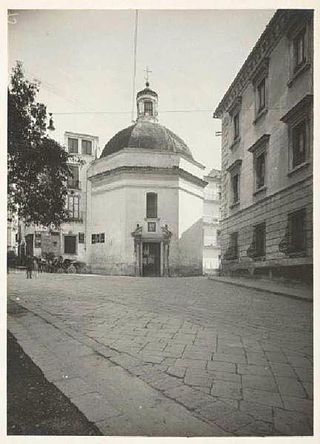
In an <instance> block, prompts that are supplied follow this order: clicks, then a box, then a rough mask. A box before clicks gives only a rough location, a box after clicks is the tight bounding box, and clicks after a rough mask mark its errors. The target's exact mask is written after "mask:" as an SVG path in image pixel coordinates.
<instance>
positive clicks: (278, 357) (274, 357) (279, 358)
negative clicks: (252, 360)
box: [266, 351, 288, 363]
mask: <svg viewBox="0 0 320 444" xmlns="http://www.w3.org/2000/svg"><path fill="white" fill-rule="evenodd" d="M266 356H267V358H268V360H269V361H270V362H283V363H287V362H288V361H287V358H286V356H285V355H284V354H283V353H281V352H272V351H266Z"/></svg>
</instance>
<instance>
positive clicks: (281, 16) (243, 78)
mask: <svg viewBox="0 0 320 444" xmlns="http://www.w3.org/2000/svg"><path fill="white" fill-rule="evenodd" d="M312 13H313V11H312V10H294V9H291V10H290V9H279V10H277V12H276V13H275V14H274V16H273V17H272V19H271V20H270V22H269V24H268V25H267V27H266V29H265V30H264V32H263V33H262V35H261V37H260V38H259V40H258V41H257V43H256V45H255V46H254V48H253V50H252V51H251V53H250V54H249V56H248V58H247V59H246V61H245V62H244V64H243V65H242V67H241V69H240V71H239V73H238V74H237V76H236V78H235V79H234V81H233V82H232V84H231V86H230V87H229V89H228V90H227V92H226V93H225V95H224V97H223V98H222V100H221V102H220V103H219V105H218V106H217V108H216V110H215V112H214V114H213V117H214V118H216V119H220V118H221V117H222V115H223V113H224V112H226V111H227V110H228V109H229V108H230V107H232V103H233V101H234V100H235V99H236V98H237V97H239V96H241V95H242V92H243V90H244V89H245V87H246V86H247V85H248V83H249V82H251V81H252V78H253V77H254V75H255V73H256V72H257V71H259V68H260V64H263V63H264V62H265V60H266V58H268V57H269V55H270V53H271V52H272V50H273V49H274V47H275V46H276V45H277V44H278V42H279V41H280V39H281V38H282V37H283V36H285V35H286V34H287V32H288V29H289V28H290V27H291V26H292V24H293V23H294V22H296V21H297V20H299V21H301V20H303V19H304V18H308V17H310V15H312Z"/></svg>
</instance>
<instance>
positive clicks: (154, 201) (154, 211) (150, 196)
mask: <svg viewBox="0 0 320 444" xmlns="http://www.w3.org/2000/svg"><path fill="white" fill-rule="evenodd" d="M157 207H158V195H157V194H156V193H147V212H146V213H147V218H155V217H158V208H157Z"/></svg>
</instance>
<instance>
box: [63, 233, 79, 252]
mask: <svg viewBox="0 0 320 444" xmlns="http://www.w3.org/2000/svg"><path fill="white" fill-rule="evenodd" d="M76 247H77V237H76V236H64V252H65V254H75V253H76Z"/></svg>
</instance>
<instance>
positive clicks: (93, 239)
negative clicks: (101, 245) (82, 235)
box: [91, 234, 97, 244]
mask: <svg viewBox="0 0 320 444" xmlns="http://www.w3.org/2000/svg"><path fill="white" fill-rule="evenodd" d="M91 243H92V244H96V243H97V235H96V234H92V235H91Z"/></svg>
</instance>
